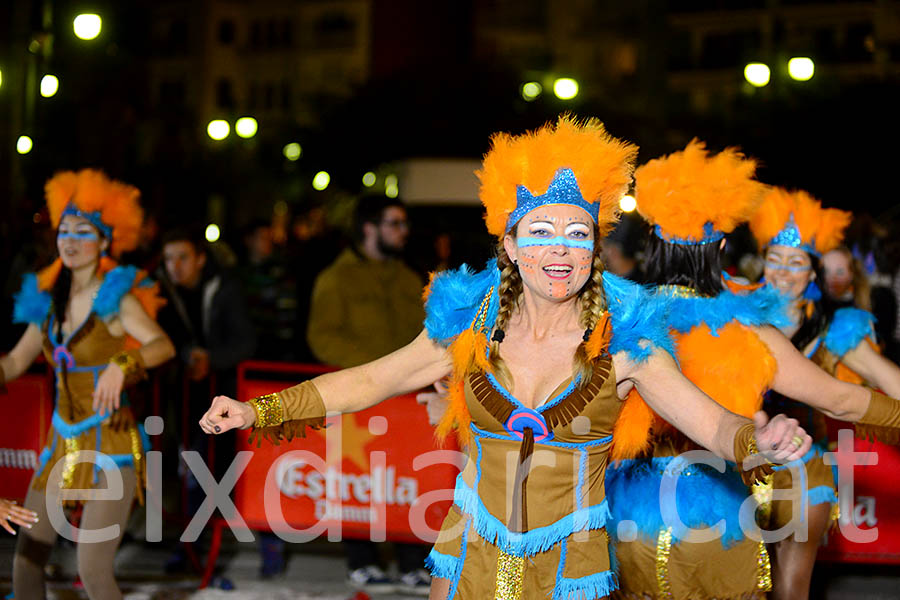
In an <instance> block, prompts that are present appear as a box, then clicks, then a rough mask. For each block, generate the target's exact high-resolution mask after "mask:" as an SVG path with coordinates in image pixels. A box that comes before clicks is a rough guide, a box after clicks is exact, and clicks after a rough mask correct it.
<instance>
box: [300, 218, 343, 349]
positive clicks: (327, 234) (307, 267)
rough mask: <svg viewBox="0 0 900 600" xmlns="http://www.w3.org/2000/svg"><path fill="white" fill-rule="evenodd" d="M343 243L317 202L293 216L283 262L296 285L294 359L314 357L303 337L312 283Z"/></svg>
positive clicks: (306, 324)
mask: <svg viewBox="0 0 900 600" xmlns="http://www.w3.org/2000/svg"><path fill="white" fill-rule="evenodd" d="M343 247H344V244H343V236H342V235H341V234H340V233H339V232H337V231H335V230H333V229H332V228H330V227H329V226H328V221H327V219H326V214H325V209H324V208H322V207H321V206H313V207H312V208H309V209H308V210H306V211H304V212H301V213H300V214H299V215H297V217H296V218H295V219H294V224H293V226H292V227H291V238H290V240H289V241H288V246H287V262H288V265H289V267H290V271H291V274H292V275H293V277H294V280H295V285H296V289H297V296H296V301H297V310H296V316H295V318H296V323H295V326H294V331H296V332H297V335H296V336H295V339H294V354H295V356H296V359H295V360H298V361H300V362H313V361H315V356H314V355H313V353H312V351H311V350H310V349H309V345H308V343H307V340H306V331H307V327H308V323H309V308H310V298H311V293H312V288H313V284H314V283H315V280H316V277H318V275H319V273H321V272H322V270H323V269H324V268H325V267H327V266H328V265H329V264H331V263H332V261H334V259H335V258H336V257H337V255H338V254H339V253H340V251H341V250H342V249H343Z"/></svg>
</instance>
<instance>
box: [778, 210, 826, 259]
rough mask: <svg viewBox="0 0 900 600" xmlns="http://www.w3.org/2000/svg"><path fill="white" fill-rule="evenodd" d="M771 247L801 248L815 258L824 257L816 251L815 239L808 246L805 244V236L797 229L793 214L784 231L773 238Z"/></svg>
mask: <svg viewBox="0 0 900 600" xmlns="http://www.w3.org/2000/svg"><path fill="white" fill-rule="evenodd" d="M769 246H788V247H789V248H800V249H801V250H803V251H804V252H807V253H809V254H812V255H813V256H822V255H821V254H820V253H819V251H818V250H816V240H815V238H813V239H812V240H810V242H809V243H808V244H804V243H803V236H802V235H800V230H799V229H798V228H797V224H796V223H795V222H794V215H793V213H792V214H791V217H790V218H789V219H788V222H787V225H785V226H784V229H782V230H781V231H779V232H778V235H776V236H775V237H773V238H772V241H770V242H769Z"/></svg>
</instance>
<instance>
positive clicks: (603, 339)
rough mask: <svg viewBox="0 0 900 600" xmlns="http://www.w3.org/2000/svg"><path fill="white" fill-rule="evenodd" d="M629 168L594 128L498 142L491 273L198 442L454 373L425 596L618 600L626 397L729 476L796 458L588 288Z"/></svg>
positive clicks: (792, 438)
mask: <svg viewBox="0 0 900 600" xmlns="http://www.w3.org/2000/svg"><path fill="white" fill-rule="evenodd" d="M635 153H636V148H635V147H634V146H632V145H631V144H627V143H623V142H621V141H619V140H616V139H614V138H612V137H611V136H609V134H607V133H606V131H605V130H604V128H603V126H602V125H601V123H600V122H599V121H596V120H590V121H587V122H585V123H578V122H576V121H574V120H573V119H571V118H569V117H562V118H560V120H559V121H558V122H557V123H556V124H548V125H547V126H545V127H543V128H541V129H538V130H536V131H534V132H531V133H528V134H525V135H521V136H510V135H506V134H498V135H496V136H495V137H494V138H493V144H492V148H491V150H490V151H489V152H488V154H487V155H486V156H485V159H484V167H483V169H482V170H481V171H480V173H479V176H480V178H481V193H480V195H481V200H482V202H483V203H484V205H485V208H486V210H487V215H486V221H487V227H488V231H489V232H490V233H491V234H493V235H495V236H496V237H497V238H498V244H497V258H496V260H492V261H491V262H490V263H488V267H487V268H486V269H485V270H484V271H481V272H477V273H473V272H472V271H470V270H469V269H467V268H463V269H461V270H459V271H455V272H445V273H441V274H439V275H436V276H435V277H434V278H433V280H432V282H431V285H430V289H429V293H428V296H427V300H426V319H425V331H423V332H422V334H420V335H419V337H418V338H417V339H416V340H414V341H413V342H412V343H411V344H409V345H408V346H406V347H405V348H402V349H400V350H398V351H396V352H394V353H392V354H389V355H388V356H386V357H384V358H381V359H378V360H376V361H374V362H371V363H368V364H366V365H362V366H360V367H355V368H352V369H347V370H345V371H339V372H336V373H329V374H327V375H323V376H321V377H317V378H315V379H313V380H311V381H307V382H304V383H302V384H300V385H299V386H295V387H293V388H289V389H287V390H284V391H282V392H279V393H277V394H273V395H271V396H266V397H262V398H256V399H254V400H251V401H250V402H248V403H243V402H236V401H234V400H232V399H230V398H225V397H217V398H215V399H214V400H213V403H212V406H211V408H210V410H209V411H208V412H207V413H206V415H204V417H203V419H202V420H201V421H200V425H201V427H202V428H203V429H204V430H205V431H207V432H208V433H220V432H222V431H226V430H228V429H231V428H235V427H239V428H247V427H251V426H253V427H255V428H256V432H255V433H256V435H261V436H271V437H275V438H278V437H282V436H291V435H293V434H295V433H299V432H301V431H304V430H305V427H306V426H314V427H319V426H321V425H322V423H323V421H324V417H325V414H326V411H329V412H330V411H336V412H352V411H356V410H360V409H362V408H365V407H368V406H371V405H373V404H375V403H377V402H380V401H381V400H384V399H385V398H388V397H391V396H393V395H396V394H399V393H403V392H407V391H411V390H415V389H418V388H421V387H422V386H424V385H427V384H429V383H431V382H433V381H436V380H438V379H440V378H442V377H443V376H445V375H448V374H452V379H451V386H450V395H451V398H450V402H449V407H448V409H447V413H446V414H445V416H444V419H443V421H442V422H441V424H440V426H439V428H438V430H439V433H441V434H443V435H447V434H449V433H451V432H452V431H454V430H455V432H456V434H457V435H458V437H459V439H460V441H461V442H462V445H463V446H465V447H466V448H467V452H468V461H467V464H466V466H465V468H464V469H463V471H462V473H460V475H459V477H458V478H457V483H456V489H455V493H454V502H453V506H452V507H451V509H450V513H449V515H448V516H447V518H446V520H445V521H444V524H443V527H442V530H441V533H440V536H439V538H438V540H437V543H436V544H435V546H434V549H433V550H432V552H431V554H430V556H429V559H428V566H429V567H430V569H431V571H432V574H433V575H434V577H435V579H434V581H433V583H432V591H431V597H432V598H435V599H437V598H448V597H449V598H465V599H474V598H478V599H480V598H485V597H495V598H510V599H518V598H526V599H546V598H548V597H552V598H554V599H570V598H571V599H576V598H578V599H582V600H590V599H593V598H601V597H605V596H607V595H608V594H610V593H611V592H612V591H613V590H614V589H615V588H616V585H617V584H616V573H615V567H614V562H613V559H612V557H611V556H610V555H609V552H608V548H609V544H608V538H607V534H606V530H605V527H606V522H607V518H608V516H609V511H608V506H607V503H606V497H605V490H604V472H605V470H606V465H607V456H608V452H609V447H610V444H611V442H612V435H611V434H612V429H613V426H614V423H615V420H616V418H617V416H618V413H619V410H620V407H621V400H620V398H621V397H624V395H625V394H627V393H628V391H629V390H631V389H633V388H637V389H639V390H640V391H641V394H642V395H643V396H644V397H645V398H646V399H647V400H648V402H650V404H651V405H652V406H653V407H654V408H655V409H656V410H657V411H659V413H660V414H662V415H665V417H666V418H667V419H669V420H670V422H673V423H675V424H676V426H677V427H679V428H681V429H682V430H683V431H685V433H686V434H687V435H688V436H690V437H691V439H693V440H695V441H696V442H697V443H699V444H701V445H703V446H705V447H707V448H710V449H712V450H713V451H714V452H716V453H717V454H719V455H721V456H724V457H726V458H729V459H735V458H737V459H738V460H741V459H742V458H743V457H744V456H746V455H748V454H749V453H751V452H752V448H755V447H756V444H757V443H758V444H759V447H760V448H763V449H764V450H765V452H766V454H768V455H769V456H770V457H773V458H777V459H784V458H789V457H792V456H799V455H800V454H802V453H803V452H805V451H806V448H807V447H808V445H809V439H808V436H806V435H805V433H803V432H802V430H800V429H798V428H797V427H796V424H795V423H792V422H790V421H788V420H787V419H785V418H784V417H780V416H779V417H776V418H774V419H772V421H771V422H769V423H768V424H765V423H763V422H762V420H760V421H761V422H759V423H758V424H757V425H758V426H757V427H755V426H754V424H753V423H752V422H751V421H750V420H749V419H745V418H742V417H739V416H737V415H735V414H733V413H730V412H728V411H726V410H725V409H723V408H721V407H720V406H719V405H717V404H715V403H714V402H713V401H711V400H710V399H709V398H708V397H707V396H705V395H703V394H702V393H701V392H700V391H699V390H698V389H697V388H696V387H694V386H693V385H692V384H691V383H690V382H689V381H688V380H687V379H685V378H684V377H683V376H682V375H681V374H680V373H679V372H678V369H677V367H676V365H675V363H674V361H673V360H672V358H671V356H670V355H669V353H668V352H667V351H666V348H668V347H670V341H669V338H668V334H667V330H666V328H665V327H664V313H665V310H666V301H665V299H658V298H654V297H652V296H651V295H649V294H647V293H646V292H645V291H644V290H643V289H642V288H640V287H639V286H637V285H636V284H633V283H630V282H628V281H626V280H623V279H620V278H618V277H616V276H614V275H610V274H608V273H604V271H603V266H602V263H601V262H600V258H599V256H600V254H599V253H600V250H599V243H598V241H599V239H600V237H601V236H603V235H605V234H606V233H607V232H608V230H609V228H610V226H611V224H612V223H613V221H614V219H615V217H616V211H617V207H618V203H619V199H620V198H621V196H622V194H623V193H624V192H625V190H626V189H627V186H628V184H629V182H630V179H631V171H632V161H633V160H634V156H635ZM507 458H509V459H510V460H509V461H508V460H507ZM507 466H508V467H509V468H508V469H507ZM548 466H552V468H548Z"/></svg>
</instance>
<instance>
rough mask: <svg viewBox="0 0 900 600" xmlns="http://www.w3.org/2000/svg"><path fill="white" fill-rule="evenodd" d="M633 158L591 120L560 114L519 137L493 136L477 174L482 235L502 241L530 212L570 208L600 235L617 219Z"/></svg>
mask: <svg viewBox="0 0 900 600" xmlns="http://www.w3.org/2000/svg"><path fill="white" fill-rule="evenodd" d="M636 156H637V146H635V145H634V144H630V143H628V142H623V141H621V140H618V139H616V138H614V137H612V136H611V135H609V134H608V133H607V132H606V129H605V128H604V127H603V124H602V123H601V122H600V121H599V120H597V119H588V120H586V121H583V122H579V121H578V120H577V119H575V117H572V116H571V115H562V116H560V117H559V119H558V120H557V122H556V123H555V124H553V123H547V124H546V125H544V126H543V127H541V128H540V129H537V130H535V131H531V132H528V133H525V134H522V135H517V136H513V135H509V134H506V133H498V134H495V135H494V136H493V137H492V138H491V149H490V151H488V153H487V154H486V155H485V157H484V165H483V167H482V169H481V170H479V171H478V173H477V175H478V177H479V179H480V180H481V189H480V191H479V197H480V198H481V203H482V204H484V207H485V210H486V215H485V221H486V223H487V228H488V231H489V232H490V233H491V234H492V235H495V236H497V237H503V235H504V234H505V233H506V232H507V231H509V229H510V228H511V227H512V226H513V225H515V223H516V222H517V221H518V220H519V218H521V217H522V216H523V215H524V214H525V213H526V212H528V211H529V210H531V209H533V208H537V207H538V206H542V205H545V204H573V205H575V206H580V207H581V208H584V209H585V210H586V211H587V212H588V213H589V214H591V216H592V217H593V218H594V220H595V222H596V223H597V226H598V228H599V230H600V234H601V236H602V235H605V234H606V233H608V231H609V229H610V228H611V227H612V224H613V223H615V221H616V219H617V217H618V209H619V199H620V198H621V197H622V195H623V194H625V192H626V191H627V189H628V185H629V184H630V183H631V175H632V172H633V170H634V160H635V158H636ZM573 176H574V177H573ZM566 177H568V180H567V181H566V180H565V178H566ZM572 179H574V181H575V182H577V183H575V184H574V185H573V184H572ZM551 188H553V189H551ZM556 192H559V193H556Z"/></svg>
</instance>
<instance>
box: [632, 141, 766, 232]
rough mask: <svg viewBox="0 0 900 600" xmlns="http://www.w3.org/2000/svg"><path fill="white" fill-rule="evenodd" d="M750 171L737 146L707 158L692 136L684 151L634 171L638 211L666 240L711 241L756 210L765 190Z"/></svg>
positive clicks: (751, 167) (753, 164) (750, 162)
mask: <svg viewBox="0 0 900 600" xmlns="http://www.w3.org/2000/svg"><path fill="white" fill-rule="evenodd" d="M755 173H756V161H755V160H754V159H752V158H747V157H745V156H744V155H743V154H741V153H740V152H739V151H738V150H737V149H736V148H726V149H725V150H723V151H722V152H719V153H718V154H715V155H710V154H709V152H708V151H707V149H706V146H705V145H704V143H703V142H701V141H699V140H697V139H696V138H695V139H693V140H691V141H690V143H688V145H687V147H686V148H685V149H684V150H681V151H679V152H673V153H672V154H669V155H668V156H664V157H662V158H657V159H654V160H651V161H650V162H648V163H647V164H645V165H643V166H641V167H638V169H637V171H636V172H635V198H636V199H637V210H638V212H639V213H640V214H641V215H642V216H643V217H644V218H645V219H647V221H649V222H650V223H651V224H652V225H655V226H656V227H655V229H654V231H655V232H656V234H657V235H658V236H659V237H660V238H662V239H664V240H666V241H670V242H674V243H684V244H701V243H710V242H715V241H718V240H720V239H722V237H723V235H724V234H726V233H730V232H732V231H733V230H734V228H735V227H737V226H738V225H740V224H741V223H744V222H745V221H747V220H748V219H749V218H750V217H751V216H752V215H753V213H754V211H755V210H756V208H757V207H758V206H759V203H760V201H761V200H762V195H763V192H764V189H765V188H764V186H763V184H761V183H759V182H758V181H756V180H755V179H754V178H753V177H754V174H755Z"/></svg>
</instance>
